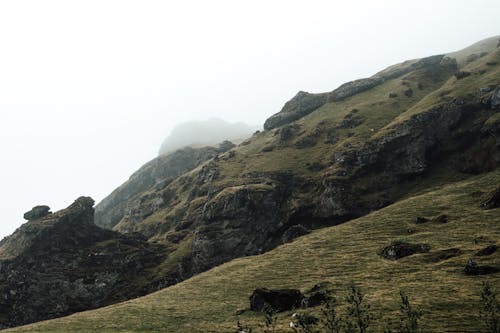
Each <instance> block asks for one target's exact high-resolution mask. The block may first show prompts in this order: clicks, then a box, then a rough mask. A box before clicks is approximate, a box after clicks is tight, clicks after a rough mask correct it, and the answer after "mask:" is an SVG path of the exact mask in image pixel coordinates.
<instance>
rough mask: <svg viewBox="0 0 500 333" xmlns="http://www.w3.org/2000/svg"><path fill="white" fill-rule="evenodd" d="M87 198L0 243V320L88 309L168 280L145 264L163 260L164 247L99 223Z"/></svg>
mask: <svg viewBox="0 0 500 333" xmlns="http://www.w3.org/2000/svg"><path fill="white" fill-rule="evenodd" d="M93 205H94V200H92V199H91V198H89V197H80V198H78V199H77V200H76V201H75V202H74V203H73V204H71V205H70V206H69V207H68V208H66V209H64V210H61V211H59V212H56V213H53V214H50V215H46V216H44V217H42V218H40V219H37V220H36V221H29V222H27V223H25V224H24V225H22V226H21V227H20V228H19V229H17V230H16V232H15V233H14V234H12V235H11V236H9V237H7V238H5V239H4V240H3V241H2V242H0V256H1V259H2V260H0V300H3V301H5V302H2V301H0V303H1V304H0V312H1V315H0V327H2V328H5V327H13V326H18V325H23V324H29V323H32V322H36V321H41V320H46V319H51V318H56V317H60V316H65V315H69V314H72V313H74V312H79V311H84V310H88V309H94V308H96V307H101V306H105V305H109V304H112V303H116V302H120V301H125V300H127V299H129V298H134V297H137V296H142V295H144V294H146V293H149V292H152V291H156V290H157V289H158V288H159V286H160V285H162V286H164V285H166V284H167V285H168V284H172V283H173V282H175V279H172V280H170V281H169V280H168V278H167V277H164V276H162V275H160V276H156V275H155V273H153V271H152V270H151V267H155V266H157V265H159V264H160V263H161V262H163V260H164V259H165V257H166V254H167V250H166V248H165V247H163V246H160V245H153V244H149V243H147V242H146V240H145V239H144V238H143V236H142V235H137V234H131V235H127V236H124V235H120V234H118V233H116V232H113V231H110V230H105V229H101V228H99V227H98V226H96V225H95V224H94V209H93V208H92V207H93ZM45 211H46V209H45Z"/></svg>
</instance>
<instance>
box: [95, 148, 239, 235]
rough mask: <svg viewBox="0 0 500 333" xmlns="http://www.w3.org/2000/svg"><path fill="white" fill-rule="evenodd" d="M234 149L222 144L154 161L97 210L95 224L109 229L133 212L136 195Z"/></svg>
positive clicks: (108, 197) (133, 176)
mask: <svg viewBox="0 0 500 333" xmlns="http://www.w3.org/2000/svg"><path fill="white" fill-rule="evenodd" d="M233 147H234V145H232V144H230V142H223V143H222V144H221V145H220V146H219V147H218V148H216V147H203V148H190V147H186V148H183V149H179V150H177V151H175V152H173V153H171V154H169V155H163V156H159V157H157V158H155V159H153V160H152V161H150V162H148V163H147V164H145V165H144V166H143V167H142V168H140V169H139V170H138V171H136V172H135V173H134V174H133V175H132V176H130V179H129V180H127V181H126V182H125V183H124V184H123V185H121V186H120V187H118V188H117V189H116V190H114V191H113V193H111V194H110V195H109V196H107V197H106V198H105V199H104V200H102V201H101V202H100V203H99V204H98V205H97V206H96V209H95V223H96V224H97V225H99V226H101V227H103V228H107V229H112V228H113V227H114V226H115V225H117V224H118V223H119V222H120V221H121V219H122V218H123V217H124V216H125V215H126V214H127V212H129V211H130V210H131V209H133V208H132V207H134V206H136V205H137V200H139V198H137V197H136V196H137V195H138V194H141V193H142V192H144V191H146V190H148V189H150V188H152V187H154V186H156V185H164V184H166V183H168V182H169V181H171V180H172V179H174V178H175V177H177V176H179V175H181V174H183V173H185V172H187V171H189V170H191V169H193V168H195V167H196V166H198V165H200V164H201V163H203V162H205V161H207V160H209V159H211V158H214V157H215V156H217V155H218V154H221V153H224V152H225V151H227V150H229V149H231V148H233ZM159 204H160V203H159Z"/></svg>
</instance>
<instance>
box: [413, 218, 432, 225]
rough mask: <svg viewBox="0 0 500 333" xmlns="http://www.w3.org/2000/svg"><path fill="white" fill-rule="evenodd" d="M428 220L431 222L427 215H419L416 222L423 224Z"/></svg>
mask: <svg viewBox="0 0 500 333" xmlns="http://www.w3.org/2000/svg"><path fill="white" fill-rule="evenodd" d="M426 222H429V219H428V218H426V217H420V216H417V217H416V218H415V223H416V224H422V223H426Z"/></svg>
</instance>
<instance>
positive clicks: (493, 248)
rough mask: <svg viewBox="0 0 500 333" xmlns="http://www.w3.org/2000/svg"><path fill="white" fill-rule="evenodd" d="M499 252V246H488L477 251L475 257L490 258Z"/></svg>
mask: <svg viewBox="0 0 500 333" xmlns="http://www.w3.org/2000/svg"><path fill="white" fill-rule="evenodd" d="M497 250H498V246H497V245H496V244H493V245H488V246H487V247H485V248H483V249H481V250H479V251H477V252H476V254H475V255H476V256H478V257H483V256H489V255H492V254H493V253H495V252H496V251H497Z"/></svg>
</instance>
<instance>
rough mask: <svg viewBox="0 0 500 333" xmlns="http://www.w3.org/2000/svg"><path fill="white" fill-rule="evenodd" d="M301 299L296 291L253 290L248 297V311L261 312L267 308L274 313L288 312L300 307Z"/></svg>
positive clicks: (298, 291)
mask: <svg viewBox="0 0 500 333" xmlns="http://www.w3.org/2000/svg"><path fill="white" fill-rule="evenodd" d="M303 298H304V295H303V294H302V293H301V292H300V290H298V289H273V290H271V289H265V288H262V289H255V290H254V291H253V293H252V295H251V296H250V309H251V310H252V311H258V312H261V311H263V310H264V309H265V308H266V306H268V307H270V308H271V309H272V310H273V311H275V312H283V311H289V310H292V309H295V308H298V307H300V303H301V301H302V299H303Z"/></svg>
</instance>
